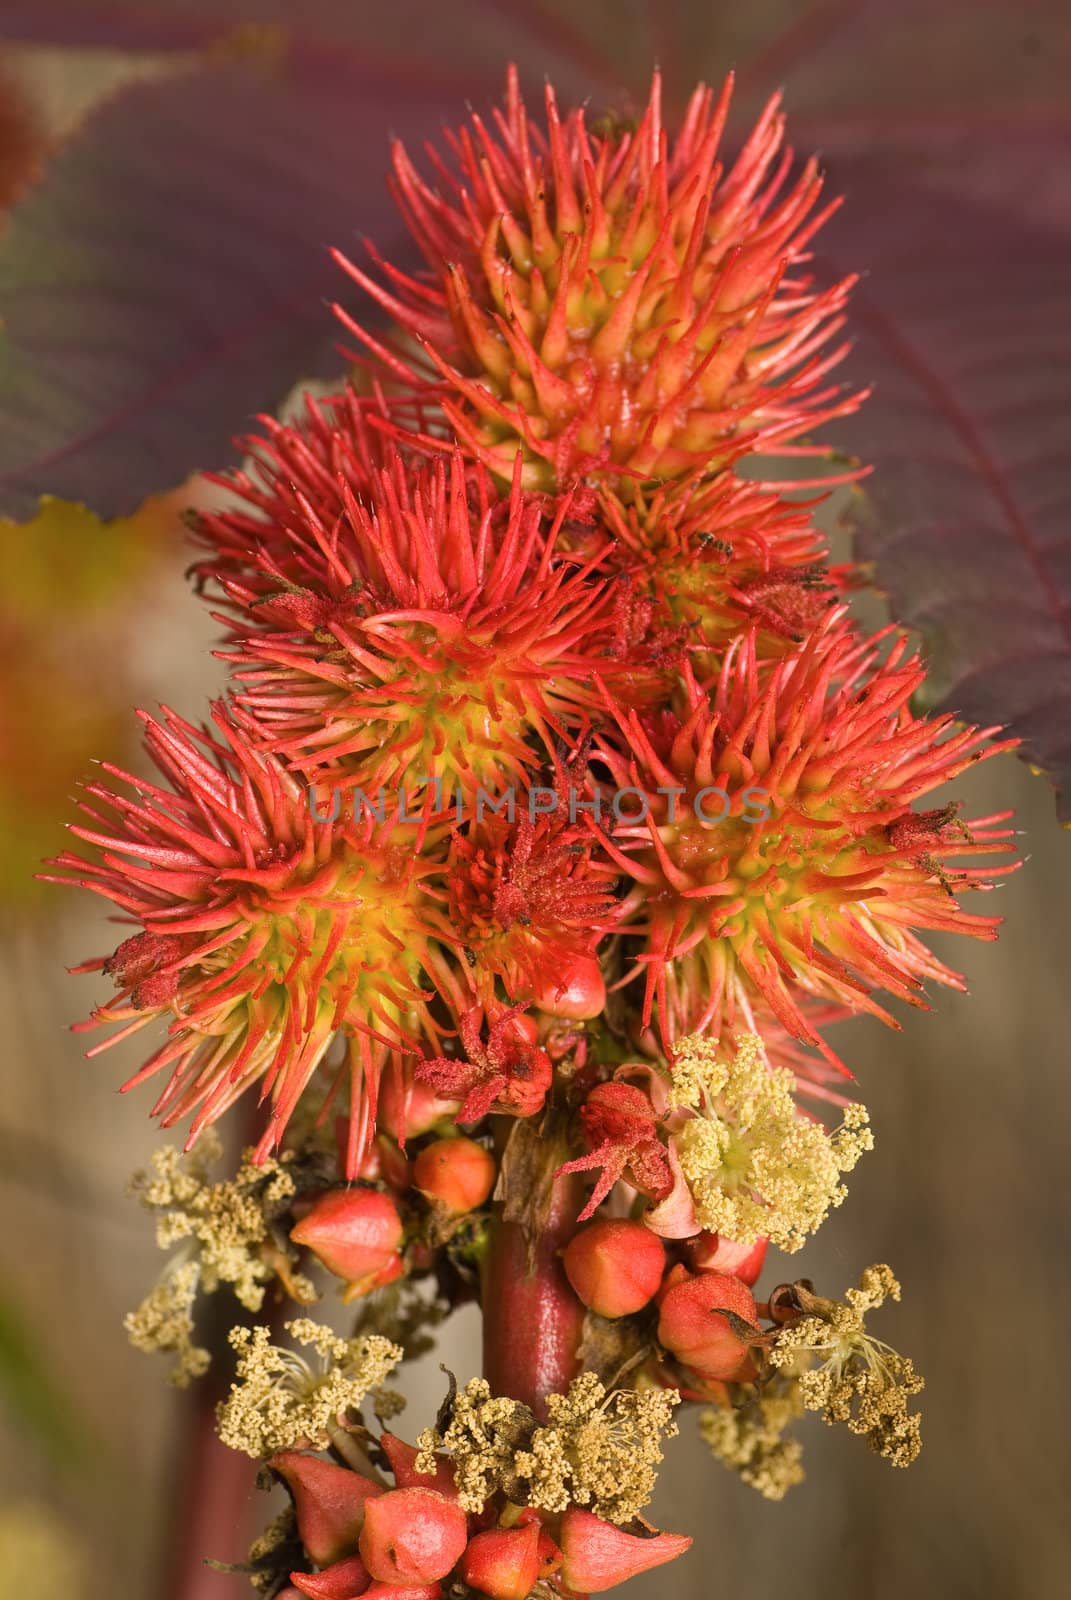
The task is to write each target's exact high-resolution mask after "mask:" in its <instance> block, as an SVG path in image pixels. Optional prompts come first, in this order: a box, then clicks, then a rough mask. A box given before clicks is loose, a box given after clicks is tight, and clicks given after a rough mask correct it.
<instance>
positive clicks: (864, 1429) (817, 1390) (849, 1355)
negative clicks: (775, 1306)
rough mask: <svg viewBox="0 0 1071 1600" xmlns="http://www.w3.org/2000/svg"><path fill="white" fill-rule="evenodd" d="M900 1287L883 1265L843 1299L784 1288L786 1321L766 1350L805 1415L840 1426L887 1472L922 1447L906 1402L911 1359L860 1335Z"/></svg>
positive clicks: (917, 1381) (914, 1390) (914, 1377)
mask: <svg viewBox="0 0 1071 1600" xmlns="http://www.w3.org/2000/svg"><path fill="white" fill-rule="evenodd" d="M899 1298H900V1285H899V1283H897V1281H896V1279H895V1278H894V1277H893V1274H892V1271H891V1269H890V1268H889V1267H887V1266H874V1267H868V1268H867V1269H866V1271H865V1272H864V1273H863V1275H862V1277H861V1278H860V1280H859V1284H858V1286H857V1287H856V1288H854V1289H849V1290H848V1291H847V1293H846V1294H845V1296H844V1299H843V1300H827V1299H824V1298H823V1297H822V1296H820V1295H816V1294H814V1293H813V1292H812V1291H811V1288H810V1285H809V1284H806V1283H796V1284H792V1285H788V1286H786V1288H785V1290H784V1292H783V1294H782V1296H781V1302H782V1307H783V1309H782V1311H781V1316H782V1317H783V1318H784V1317H786V1316H787V1320H784V1321H783V1323H782V1326H781V1328H780V1330H779V1331H778V1333H777V1335H776V1337H775V1338H774V1340H773V1343H772V1344H771V1347H770V1350H769V1359H770V1364H771V1366H773V1367H774V1368H775V1369H777V1370H780V1371H781V1372H784V1373H786V1374H789V1375H795V1376H796V1377H797V1378H798V1386H799V1394H800V1398H801V1399H802V1401H803V1404H804V1405H805V1406H806V1408H807V1409H808V1410H809V1411H820V1412H822V1413H823V1415H824V1416H825V1419H826V1421H827V1422H830V1423H833V1422H843V1423H846V1424H847V1426H848V1428H849V1429H850V1431H851V1432H852V1433H857V1434H860V1435H862V1437H863V1438H865V1439H866V1440H867V1442H868V1444H869V1445H870V1447H871V1449H872V1450H873V1451H874V1452H875V1453H876V1454H877V1455H880V1456H884V1457H885V1459H886V1460H887V1461H889V1462H891V1464H892V1465H893V1466H894V1467H907V1466H910V1464H911V1463H912V1462H913V1461H914V1460H915V1459H916V1457H917V1456H918V1453H919V1451H920V1450H921V1448H922V1440H921V1436H920V1432H919V1427H920V1419H919V1417H918V1415H917V1413H912V1412H909V1411H908V1409H907V1407H908V1402H909V1401H910V1400H911V1399H912V1398H913V1396H915V1395H916V1394H918V1393H919V1392H920V1391H921V1390H922V1388H923V1387H924V1380H923V1379H922V1378H921V1377H919V1375H918V1373H917V1372H916V1371H915V1369H914V1366H913V1365H912V1363H911V1360H910V1359H909V1358H908V1357H906V1356H901V1355H899V1354H897V1352H896V1351H895V1350H893V1349H892V1348H891V1346H889V1345H887V1344H885V1343H884V1342H883V1341H882V1340H880V1339H875V1338H874V1337H873V1336H872V1335H871V1334H869V1333H868V1332H867V1330H866V1327H865V1324H864V1318H865V1316H866V1314H867V1312H868V1311H873V1310H875V1309H877V1308H878V1307H880V1306H881V1305H883V1304H884V1302H885V1300H886V1299H892V1300H899Z"/></svg>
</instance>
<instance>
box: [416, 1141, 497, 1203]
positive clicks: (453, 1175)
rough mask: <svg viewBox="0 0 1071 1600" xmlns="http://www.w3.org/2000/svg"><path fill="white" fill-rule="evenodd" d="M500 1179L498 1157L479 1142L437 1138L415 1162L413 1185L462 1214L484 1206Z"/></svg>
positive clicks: (430, 1197)
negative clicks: (496, 1158) (496, 1159)
mask: <svg viewBox="0 0 1071 1600" xmlns="http://www.w3.org/2000/svg"><path fill="white" fill-rule="evenodd" d="M496 1176H497V1168H496V1166H495V1158H494V1156H493V1155H492V1154H491V1152H490V1151H489V1150H486V1149H485V1148H484V1146H483V1145H482V1144H477V1143H476V1141H475V1139H464V1138H458V1139H436V1140H435V1142H434V1144H429V1145H426V1146H425V1148H424V1149H423V1150H422V1151H421V1152H420V1154H419V1155H418V1156H417V1158H416V1161H415V1162H414V1163H413V1182H414V1183H415V1184H416V1186H417V1188H418V1189H419V1190H420V1191H421V1193H422V1194H426V1195H427V1196H428V1198H429V1199H431V1200H437V1201H438V1202H439V1204H440V1205H442V1206H445V1207H446V1209H447V1211H453V1212H457V1213H458V1214H461V1213H462V1212H465V1211H474V1210H475V1209H476V1207H477V1206H482V1205H483V1203H484V1201H485V1200H486V1199H487V1196H488V1195H489V1194H490V1193H491V1190H492V1189H493V1188H494V1186H495V1178H496Z"/></svg>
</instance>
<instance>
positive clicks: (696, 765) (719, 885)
mask: <svg viewBox="0 0 1071 1600" xmlns="http://www.w3.org/2000/svg"><path fill="white" fill-rule="evenodd" d="M887 643H888V634H880V635H877V636H876V637H875V638H873V639H870V640H866V641H860V640H859V639H858V638H857V637H856V636H855V634H854V633H853V632H852V630H851V629H850V627H849V625H848V624H847V623H845V622H844V620H843V618H842V616H840V615H839V614H837V613H832V614H831V615H830V618H829V620H828V621H827V622H825V623H823V625H822V626H821V627H820V628H818V629H817V630H816V631H815V632H814V633H813V634H811V635H810V637H809V638H808V639H807V640H806V642H805V643H804V644H803V645H801V646H799V647H798V648H797V649H795V650H793V651H792V652H791V653H789V654H788V655H786V656H784V657H783V658H782V659H781V660H780V661H779V662H777V663H776V664H774V665H773V666H772V667H771V668H770V670H769V672H768V673H767V674H766V675H764V676H763V677H760V675H759V674H758V670H757V662H756V656H755V649H754V636H753V634H749V635H746V636H743V635H742V636H739V637H738V638H737V639H736V640H735V641H734V643H733V645H732V646H731V647H730V649H729V650H728V651H727V652H726V655H725V661H724V663H723V667H722V670H721V674H720V677H719V680H718V683H717V685H716V686H715V687H714V688H713V689H712V690H709V691H708V690H706V689H703V688H700V687H699V686H698V685H697V684H695V683H694V682H692V683H690V684H689V685H688V689H687V699H686V702H685V704H684V707H683V713H682V715H681V716H680V717H677V716H667V717H666V718H664V719H662V720H661V722H660V723H659V724H658V725H657V726H654V725H653V724H652V723H651V722H648V723H647V724H646V725H645V724H644V723H643V722H641V720H640V719H639V718H638V717H637V716H635V715H634V714H631V713H630V714H629V715H628V716H627V717H623V718H622V719H621V726H620V743H621V744H624V745H625V746H627V754H626V753H623V752H622V750H621V749H620V748H619V747H618V741H616V740H611V739H608V740H607V741H606V744H605V747H604V749H603V750H602V752H601V754H602V756H603V759H604V760H605V761H606V763H607V765H608V766H609V767H610V768H611V770H612V771H613V774H614V777H615V779H616V781H617V782H618V784H619V785H620V786H622V787H626V786H627V787H631V788H632V789H633V790H636V791H638V792H639V797H640V801H641V802H642V806H641V805H640V804H639V803H637V805H636V808H635V820H633V819H632V818H631V817H630V819H629V820H628V821H623V822H619V823H617V824H616V825H614V824H612V823H611V824H608V823H607V822H606V821H605V819H604V824H603V838H604V844H605V848H606V849H607V852H608V854H609V855H610V856H611V857H612V859H613V860H614V861H616V863H617V864H618V866H619V867H620V868H621V870H622V871H623V872H625V873H626V874H628V876H629V877H631V878H632V880H633V887H632V890H631V892H630V893H629V895H628V897H627V898H626V900H625V901H624V904H623V908H622V921H621V926H622V929H623V931H625V932H626V933H628V932H629V931H631V932H632V933H633V934H634V936H635V937H636V938H637V939H638V940H640V941H642V944H641V945H640V954H639V959H638V961H637V964H636V967H635V973H636V975H637V977H639V976H642V977H643V979H644V983H645V993H644V1000H643V1018H642V1020H643V1023H644V1024H646V1023H647V1022H648V1021H649V1020H650V1019H651V1017H652V1015H653V1013H654V1012H655V1011H656V1010H657V1017H658V1025H659V1029H660V1031H661V1035H662V1039H663V1042H664V1044H665V1046H666V1048H668V1047H669V1045H670V1043H671V1041H672V1039H673V1038H675V1037H680V1036H681V1035H683V1034H685V1033H688V1032H697V1031H707V1032H709V1033H710V1034H711V1036H712V1037H714V1038H717V1037H719V1036H720V1035H721V1033H722V1032H723V1031H724V1030H726V1029H727V1028H734V1027H735V1028H738V1029H750V1030H751V1031H757V1032H760V1033H761V1032H763V1031H765V1030H764V1028H763V1027H762V1026H756V1025H755V1011H756V1008H758V1010H759V1015H760V1017H762V1016H763V1014H764V1013H765V1014H770V1013H772V1016H773V1018H775V1019H776V1021H777V1022H778V1023H779V1024H780V1026H781V1027H782V1028H783V1029H784V1030H785V1032H787V1033H788V1034H789V1035H791V1036H792V1037H794V1038H796V1039H798V1040H801V1041H803V1042H804V1043H806V1044H808V1045H811V1046H815V1047H817V1048H818V1049H820V1050H822V1051H823V1052H824V1053H829V1050H828V1046H827V1045H826V1044H825V1042H824V1041H823V1040H822V1038H821V1036H820V1035H819V1034H817V1033H816V1032H815V1030H814V1028H813V1027H812V1025H811V1023H810V1021H809V1020H808V1015H807V1010H806V1007H807V1004H808V1002H809V1001H812V1000H815V999H818V1000H824V1001H828V1002H830V1003H832V1004H834V1005H838V1006H843V1007H846V1008H847V1009H848V1010H849V1011H856V1012H858V1011H867V1012H870V1013H872V1014H873V1015H876V1016H879V1017H881V1018H882V1019H883V1020H884V1021H886V1022H891V1020H892V1019H891V1018H890V1017H889V1016H888V1014H887V1012H885V1011H884V1009H883V1008H882V1007H881V1006H880V1005H879V1004H878V1002H877V1001H876V1000H875V999H874V998H873V996H872V991H873V990H874V989H878V988H884V989H886V990H887V991H888V992H889V993H891V994H893V995H895V996H897V997H898V998H900V999H903V1000H909V1001H911V1002H912V1003H913V1004H916V1005H923V1004H924V1002H923V1001H922V999H921V993H920V991H921V989H922V985H923V982H924V980H925V979H927V978H930V979H933V980H935V981H937V982H940V983H946V984H949V985H951V986H953V987H962V980H961V979H960V977H959V976H958V975H957V974H956V973H955V972H953V971H952V970H951V969H949V968H948V967H946V966H945V965H944V964H943V963H942V962H940V961H938V960H937V959H936V957H934V956H933V955H932V954H931V953H930V951H929V950H928V949H927V948H926V946H925V945H924V944H923V943H922V941H921V940H920V939H919V938H918V937H917V935H916V934H915V933H914V932H913V931H912V930H914V929H934V930H937V931H940V932H949V933H965V934H967V935H969V936H971V937H973V938H977V939H993V938H995V937H996V930H997V927H998V924H999V921H1000V919H999V918H998V917H984V916H973V915H970V914H969V913H967V912H966V911H964V910H962V909H961V907H960V906H959V904H958V901H957V898H956V896H957V895H958V894H960V893H962V892H966V891H971V890H985V889H988V888H991V887H992V882H991V881H990V880H991V877H992V873H988V874H987V873H986V872H985V871H983V869H981V868H976V867H965V868H961V867H956V868H951V867H950V868H948V869H947V870H946V869H945V868H944V867H942V866H941V865H940V862H941V858H942V857H946V856H952V857H955V856H967V857H973V856H977V855H982V854H989V853H992V852H994V851H997V852H1000V851H1006V850H1008V849H1009V848H1010V846H1009V844H1008V842H1007V841H1008V840H1009V839H1010V838H1011V833H1010V830H1007V829H1004V830H1000V829H993V827H992V824H994V823H999V822H1002V821H1004V820H1005V819H1006V816H1007V813H1005V814H1004V815H1002V816H999V817H984V818H981V819H980V820H978V821H975V822H972V823H969V824H958V823H949V822H947V821H943V822H941V823H940V824H934V825H933V826H932V827H931V828H930V829H929V830H928V831H927V832H926V842H925V843H924V842H923V840H922V838H921V837H920V836H919V835H918V834H917V833H916V831H915V830H914V829H912V830H911V837H910V839H909V840H907V841H906V842H905V841H904V838H903V836H902V832H901V831H900V830H902V828H903V826H904V825H905V823H907V822H908V821H909V819H911V818H912V817H914V816H918V815H925V814H918V813H914V812H913V811H912V804H913V802H914V801H915V800H916V799H917V798H918V797H919V796H921V795H923V794H925V793H926V792H927V790H929V789H930V788H933V787H935V786H936V785H938V784H941V783H945V782H947V781H948V780H949V779H950V778H954V777H956V776H957V775H958V774H960V773H962V772H964V771H965V770H966V769H967V768H969V767H970V766H972V765H973V764H974V763H975V762H977V761H979V760H982V759H983V758H984V757H986V756H989V755H993V754H995V753H996V752H997V751H999V750H1005V749H1008V748H1010V747H1011V745H1013V744H1014V743H1015V741H1013V740H1012V741H1004V742H1002V743H998V744H988V745H987V744H986V740H987V739H988V738H989V736H990V735H991V734H993V733H994V732H995V731H997V730H994V729H978V728H957V727H956V725H955V720H954V718H953V717H951V716H942V717H934V718H923V717H917V716H915V715H914V714H913V712H912V711H911V708H910V700H911V696H912V695H913V694H914V692H915V690H916V689H917V688H918V687H919V685H920V683H921V682H922V680H923V678H924V676H925V674H924V671H923V669H922V667H921V666H920V664H919V662H918V659H917V657H912V656H909V655H908V654H907V644H906V641H905V640H904V639H903V638H901V637H896V638H895V639H894V642H893V646H892V649H891V650H890V651H889V652H888V654H887V656H885V657H884V658H883V657H882V653H881V652H882V650H883V647H884V646H885V645H886V644H887ZM630 811H632V807H631V806H630ZM898 840H899V841H900V842H898ZM999 870H1011V869H1010V868H1004V869H998V871H999ZM893 1025H894V1026H895V1024H893ZM832 1059H835V1058H832Z"/></svg>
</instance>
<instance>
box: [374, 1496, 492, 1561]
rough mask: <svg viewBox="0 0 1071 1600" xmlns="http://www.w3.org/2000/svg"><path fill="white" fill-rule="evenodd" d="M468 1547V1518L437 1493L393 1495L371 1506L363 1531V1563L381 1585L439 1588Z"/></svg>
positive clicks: (378, 1500)
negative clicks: (417, 1585)
mask: <svg viewBox="0 0 1071 1600" xmlns="http://www.w3.org/2000/svg"><path fill="white" fill-rule="evenodd" d="M467 1543H468V1524H467V1522H466V1519H465V1513H464V1512H463V1511H462V1510H461V1508H460V1506H458V1504H457V1503H456V1501H454V1500H450V1499H448V1498H447V1497H446V1496H445V1495H441V1494H438V1493H436V1491H435V1490H434V1489H391V1490H389V1491H388V1492H387V1493H386V1494H384V1495H380V1496H379V1498H378V1499H376V1500H370V1501H369V1502H368V1505H367V1507H366V1510H365V1520H364V1528H363V1529H362V1531H361V1539H360V1552H361V1559H362V1561H363V1562H364V1564H365V1566H366V1567H367V1568H368V1570H369V1572H370V1573H371V1574H372V1576H373V1578H378V1579H379V1580H380V1582H382V1583H395V1584H421V1583H434V1582H436V1581H437V1580H438V1579H439V1578H445V1576H446V1574H447V1573H448V1572H449V1571H450V1570H451V1568H452V1567H454V1566H455V1565H456V1564H457V1562H458V1561H459V1560H460V1558H461V1554H462V1552H463V1551H464V1549H465V1546H466V1544H467Z"/></svg>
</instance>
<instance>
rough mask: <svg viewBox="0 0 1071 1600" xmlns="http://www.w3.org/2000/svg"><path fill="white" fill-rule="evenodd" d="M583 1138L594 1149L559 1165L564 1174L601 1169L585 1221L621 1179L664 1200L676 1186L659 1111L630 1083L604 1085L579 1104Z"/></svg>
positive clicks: (585, 1209) (585, 1211)
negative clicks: (659, 1130) (661, 1133)
mask: <svg viewBox="0 0 1071 1600" xmlns="http://www.w3.org/2000/svg"><path fill="white" fill-rule="evenodd" d="M580 1120H581V1122H582V1123H583V1126H584V1136H585V1138H586V1139H587V1142H588V1144H589V1145H590V1147H591V1149H590V1151H589V1153H588V1154H587V1155H586V1156H577V1158H576V1159H575V1160H574V1161H567V1162H566V1163H565V1165H564V1166H562V1167H559V1169H558V1171H559V1174H561V1173H565V1172H588V1171H591V1170H592V1169H597V1168H600V1167H601V1168H602V1172H601V1175H600V1177H599V1181H598V1182H597V1183H596V1185H595V1188H594V1189H593V1191H592V1194H591V1199H590V1200H589V1201H588V1203H587V1205H586V1206H585V1207H584V1209H583V1211H581V1213H580V1218H579V1220H580V1221H581V1222H586V1221H587V1219H588V1218H589V1217H590V1216H592V1215H593V1214H594V1212H595V1211H596V1209H597V1208H598V1207H599V1206H600V1205H601V1204H602V1202H603V1201H604V1200H605V1199H606V1196H607V1195H608V1194H609V1193H610V1190H611V1189H612V1188H613V1186H614V1184H615V1183H617V1181H618V1179H619V1178H622V1177H626V1176H627V1177H628V1179H629V1181H630V1182H631V1183H632V1184H634V1186H635V1187H636V1188H637V1189H640V1190H642V1191H643V1193H644V1194H647V1195H650V1196H651V1198H652V1199H655V1200H661V1199H662V1198H663V1197H664V1196H665V1195H667V1194H668V1193H669V1191H670V1189H671V1188H672V1187H673V1174H672V1173H671V1171H670V1168H669V1162H668V1159H667V1156H666V1147H665V1145H664V1144H663V1143H662V1141H661V1140H660V1139H659V1138H658V1134H657V1123H656V1120H655V1115H654V1109H653V1107H652V1105H651V1102H650V1101H649V1100H648V1098H647V1096H646V1095H645V1094H644V1093H643V1091H642V1090H640V1089H635V1088H633V1087H632V1086H631V1084H627V1083H600V1084H597V1085H596V1087H595V1088H594V1089H593V1090H592V1091H591V1093H590V1094H589V1095H588V1097H587V1099H586V1100H585V1102H584V1104H583V1105H582V1106H581V1108H580Z"/></svg>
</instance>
